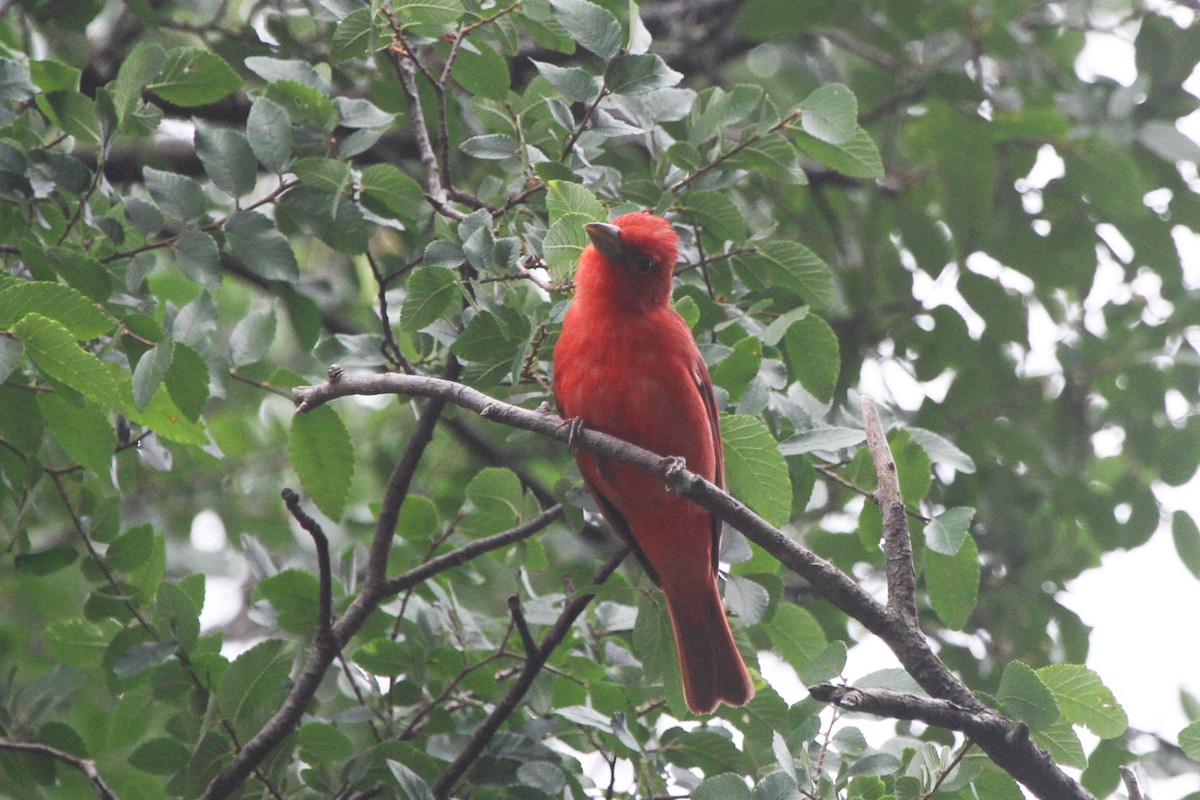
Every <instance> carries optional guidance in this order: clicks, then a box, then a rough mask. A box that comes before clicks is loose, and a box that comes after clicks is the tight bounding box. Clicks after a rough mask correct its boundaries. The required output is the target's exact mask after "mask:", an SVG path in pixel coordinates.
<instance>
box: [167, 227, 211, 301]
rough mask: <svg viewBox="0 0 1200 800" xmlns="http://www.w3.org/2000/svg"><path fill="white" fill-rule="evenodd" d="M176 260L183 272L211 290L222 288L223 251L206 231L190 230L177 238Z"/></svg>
mask: <svg viewBox="0 0 1200 800" xmlns="http://www.w3.org/2000/svg"><path fill="white" fill-rule="evenodd" d="M175 260H176V262H178V264H179V268H180V269H181V270H183V274H184V275H187V276H188V277H189V278H191V279H192V280H194V281H195V282H196V283H199V284H200V285H201V286H203V287H204V288H205V289H208V290H209V291H210V292H217V291H220V289H221V253H220V251H219V250H218V249H217V243H216V241H215V240H214V239H213V238H212V237H211V236H209V235H208V234H207V233H205V232H204V231H188V232H187V233H185V234H183V235H182V236H180V237H179V238H178V239H176V240H175Z"/></svg>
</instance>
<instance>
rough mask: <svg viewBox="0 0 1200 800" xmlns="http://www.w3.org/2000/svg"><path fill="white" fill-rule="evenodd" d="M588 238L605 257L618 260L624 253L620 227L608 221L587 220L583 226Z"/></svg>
mask: <svg viewBox="0 0 1200 800" xmlns="http://www.w3.org/2000/svg"><path fill="white" fill-rule="evenodd" d="M583 229H584V230H585V231H587V235H588V238H589V239H591V240H592V244H594V245H596V249H597V250H599V251H600V253H601V254H602V255H604V256H605V257H606V258H611V259H613V260H619V259H621V258H623V257H624V255H625V244H624V243H623V242H622V241H621V229H620V228H618V227H617V226H616V225H612V224H610V223H608V222H589V223H588V224H587V225H584V226H583Z"/></svg>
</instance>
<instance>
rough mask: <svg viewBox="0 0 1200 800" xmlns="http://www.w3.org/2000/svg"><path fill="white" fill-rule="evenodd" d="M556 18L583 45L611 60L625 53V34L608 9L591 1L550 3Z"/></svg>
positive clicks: (578, 0) (557, 0)
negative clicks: (622, 48)
mask: <svg viewBox="0 0 1200 800" xmlns="http://www.w3.org/2000/svg"><path fill="white" fill-rule="evenodd" d="M550 6H551V7H552V8H553V9H554V17H555V19H557V20H558V23H559V24H560V25H562V26H563V28H564V29H566V31H567V33H569V34H570V35H571V38H572V39H574V40H575V41H576V42H578V43H579V44H581V45H583V46H584V47H586V48H587V49H588V50H591V51H592V52H593V53H595V54H596V55H598V56H600V58H602V59H604V60H605V61H607V60H608V59H610V58H612V57H613V56H615V55H616V54H617V53H619V52H620V51H621V45H622V44H624V32H623V31H622V30H621V23H619V22H617V18H616V17H614V16H613V15H612V14H611V13H610V12H609V11H608V9H606V8H603V7H601V6H598V5H596V4H595V3H591V2H588V0H550Z"/></svg>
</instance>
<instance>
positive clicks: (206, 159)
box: [195, 126, 258, 197]
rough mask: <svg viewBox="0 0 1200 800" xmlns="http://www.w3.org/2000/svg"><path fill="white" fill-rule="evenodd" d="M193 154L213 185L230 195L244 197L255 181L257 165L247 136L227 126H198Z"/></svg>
mask: <svg viewBox="0 0 1200 800" xmlns="http://www.w3.org/2000/svg"><path fill="white" fill-rule="evenodd" d="M195 142H196V155H197V156H199V157H200V162H201V163H202V164H204V171H205V172H206V173H208V177H209V180H211V181H212V182H213V185H214V186H216V187H217V188H218V189H220V190H221V191H222V192H224V193H225V194H227V195H229V196H230V197H244V196H245V195H248V194H250V192H252V191H254V185H255V184H256V183H257V182H258V164H257V163H256V162H255V160H254V152H253V151H252V150H251V149H250V145H249V144H247V142H246V137H245V136H243V135H242V134H241V133H240V132H238V131H235V130H232V129H230V128H210V127H201V126H197V128H196V136H195Z"/></svg>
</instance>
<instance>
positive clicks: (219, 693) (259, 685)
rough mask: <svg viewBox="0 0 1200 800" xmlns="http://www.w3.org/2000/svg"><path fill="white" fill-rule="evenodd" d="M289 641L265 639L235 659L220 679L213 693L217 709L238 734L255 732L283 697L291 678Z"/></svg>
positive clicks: (290, 648)
mask: <svg viewBox="0 0 1200 800" xmlns="http://www.w3.org/2000/svg"><path fill="white" fill-rule="evenodd" d="M294 649H295V648H294V647H293V646H292V645H291V643H289V642H284V641H282V640H280V639H267V640H266V641H262V642H259V643H258V644H256V645H254V646H253V647H251V648H250V649H249V650H247V651H246V652H244V653H242V654H241V655H240V656H238V657H237V658H236V659H235V660H234V662H233V663H232V664H230V665H229V667H228V668H227V669H226V670H225V673H224V675H222V676H221V682H220V683H219V684H218V685H217V690H216V692H215V700H216V707H217V708H218V709H219V710H220V714H221V716H222V717H223V718H224V719H227V720H229V721H230V722H232V723H233V724H234V726H235V727H236V728H237V729H238V730H239V731H245V730H250V731H251V732H253V731H257V729H258V726H257V725H256V724H255V723H256V722H257V721H258V720H259V719H260V718H265V716H266V714H269V713H270V712H271V711H272V710H273V709H275V708H278V706H279V701H280V700H281V699H282V697H283V695H284V694H286V692H287V689H288V684H289V682H290V680H289V679H290V677H291V667H292V651H293V650H294Z"/></svg>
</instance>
